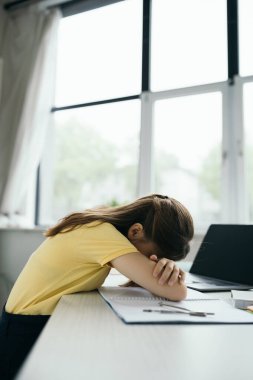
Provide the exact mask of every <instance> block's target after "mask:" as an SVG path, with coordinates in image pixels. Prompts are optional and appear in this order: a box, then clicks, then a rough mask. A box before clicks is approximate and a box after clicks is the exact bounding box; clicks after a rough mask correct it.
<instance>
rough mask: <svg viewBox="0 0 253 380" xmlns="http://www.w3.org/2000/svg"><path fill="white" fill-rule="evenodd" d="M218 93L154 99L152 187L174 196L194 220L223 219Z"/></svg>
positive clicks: (201, 224)
mask: <svg viewBox="0 0 253 380" xmlns="http://www.w3.org/2000/svg"><path fill="white" fill-rule="evenodd" d="M221 137H222V95H221V93H219V92H216V93H209V94H202V95H194V96H186V97H181V98H173V99H166V100H161V101H157V102H156V105H155V140H154V143H155V191H156V192H159V193H164V194H167V195H169V196H172V197H173V198H176V199H178V200H179V201H181V202H182V203H183V204H185V205H186V206H187V207H188V208H189V210H190V211H191V213H192V215H193V217H194V220H195V224H196V225H197V226H198V227H201V228H202V227H203V228H204V227H206V226H207V225H208V224H209V223H214V222H215V221H216V222H218V221H220V219H221V183H220V182H221Z"/></svg>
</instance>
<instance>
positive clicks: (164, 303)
mask: <svg viewBox="0 0 253 380" xmlns="http://www.w3.org/2000/svg"><path fill="white" fill-rule="evenodd" d="M159 306H166V307H172V308H174V309H179V310H183V311H188V312H190V313H204V314H206V315H214V314H215V313H207V312H205V311H194V310H190V309H187V308H186V307H182V306H176V305H171V304H170V303H166V302H159Z"/></svg>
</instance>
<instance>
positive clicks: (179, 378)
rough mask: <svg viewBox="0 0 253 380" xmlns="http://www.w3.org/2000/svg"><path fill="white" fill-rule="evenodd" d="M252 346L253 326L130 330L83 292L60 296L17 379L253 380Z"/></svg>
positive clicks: (113, 282) (114, 281) (115, 279)
mask: <svg viewBox="0 0 253 380" xmlns="http://www.w3.org/2000/svg"><path fill="white" fill-rule="evenodd" d="M119 279H120V277H117V276H115V275H112V276H110V278H109V279H108V282H106V283H105V285H116V284H118V283H119ZM121 279H122V278H121ZM218 294H219V296H220V297H221V298H227V297H229V295H230V293H229V292H228V293H218ZM216 295H217V293H216ZM252 344H253V326H252V325H169V324H168V325H155V324H154V325H126V324H124V323H123V322H122V321H121V320H120V319H119V318H118V317H117V316H116V315H115V313H114V312H113V311H112V309H111V308H110V307H109V306H108V305H107V304H106V303H105V301H104V300H103V299H102V298H101V296H100V295H99V294H98V292H97V291H93V292H87V293H78V294H73V295H68V296H64V297H62V299H61V301H60V302H59V304H58V305H57V307H56V309H55V312H54V313H53V315H52V317H51V318H50V320H49V322H48V323H47V325H46V327H45V329H44V330H43V332H42V334H41V335H40V337H39V339H38V341H37V343H36V344H35V346H34V348H33V350H32V352H31V354H30V355H29V356H28V359H27V360H26V362H25V364H24V366H23V368H22V369H21V372H20V373H19V375H18V380H34V379H36V380H65V379H66V380H70V379H73V380H79V379H80V380H81V379H82V380H83V379H88V380H101V379H103V380H116V379H120V380H129V379H131V380H135V379H136V380H137V379H138V380H142V379H145V380H151V379H152V380H153V379H154V380H157V379H158V380H165V379H166V380H168V379H173V380H184V379H189V380H209V379H210V380H238V379H242V380H252V378H253V370H252V364H251V363H252V358H253V350H252Z"/></svg>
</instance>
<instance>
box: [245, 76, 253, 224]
mask: <svg viewBox="0 0 253 380" xmlns="http://www.w3.org/2000/svg"><path fill="white" fill-rule="evenodd" d="M252 99H253V83H247V84H245V85H244V120H245V139H244V140H245V155H246V184H247V187H246V188H247V206H248V209H249V219H250V221H251V222H252V221H253V109H252Z"/></svg>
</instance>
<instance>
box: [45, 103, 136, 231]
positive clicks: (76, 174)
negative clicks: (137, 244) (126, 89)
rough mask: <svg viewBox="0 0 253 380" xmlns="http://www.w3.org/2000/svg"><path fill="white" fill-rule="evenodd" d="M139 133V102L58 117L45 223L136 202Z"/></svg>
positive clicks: (63, 113) (118, 104)
mask: <svg viewBox="0 0 253 380" xmlns="http://www.w3.org/2000/svg"><path fill="white" fill-rule="evenodd" d="M139 131H140V101H139V100H135V101H128V102H119V103H111V104H106V105H101V106H93V107H85V108H81V109H80V108H79V109H73V110H71V111H61V112H56V113H55V114H54V128H53V137H51V141H53V146H52V148H51V149H49V146H47V154H48V155H49V156H50V157H52V156H53V159H52V158H51V163H50V164H49V165H48V168H47V177H46V178H47V181H48V182H47V184H46V187H47V188H45V184H44V191H43V193H42V196H43V194H44V202H43V200H42V210H41V223H42V224H47V223H48V222H49V223H50V222H51V221H55V220H56V219H59V218H60V217H62V216H64V215H65V214H67V213H69V212H73V211H75V210H82V209H84V208H89V207H94V206H98V205H102V204H106V205H114V204H118V203H124V202H127V201H129V200H132V199H133V198H135V196H136V187H137V167H138V165H137V164H138V155H139ZM51 136H52V135H51ZM49 150H50V152H49ZM52 161H53V162H52ZM50 168H51V175H50ZM50 177H51V181H49V178H50ZM42 178H45V176H44V177H42ZM50 193H51V199H49V198H50ZM45 197H47V198H48V199H47V200H45ZM43 205H44V207H43Z"/></svg>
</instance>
